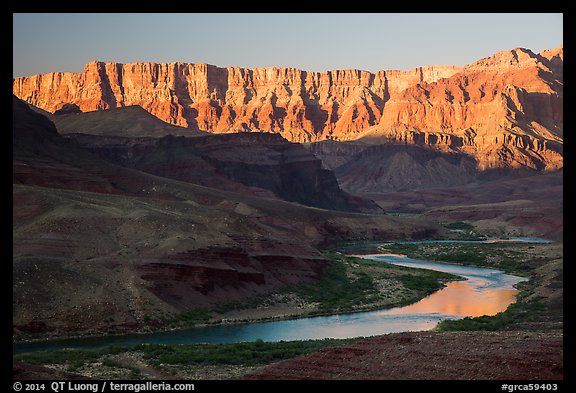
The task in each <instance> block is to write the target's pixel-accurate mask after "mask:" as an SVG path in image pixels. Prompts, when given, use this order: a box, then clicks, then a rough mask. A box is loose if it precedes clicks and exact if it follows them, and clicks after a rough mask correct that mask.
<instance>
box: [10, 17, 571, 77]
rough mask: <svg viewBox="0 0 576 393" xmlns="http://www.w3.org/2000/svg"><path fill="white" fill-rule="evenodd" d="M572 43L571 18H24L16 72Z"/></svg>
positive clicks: (402, 58)
mask: <svg viewBox="0 0 576 393" xmlns="http://www.w3.org/2000/svg"><path fill="white" fill-rule="evenodd" d="M562 44H563V14H561V13H503V14H498V13H465V14H458V13H447V14H441V13H425V14H418V13H408V14H399V13H371V14H361V13H352V14H347V13H328V14H322V13H313V14H305V13H287V14H282V13H273V14H265V13H245V14H242V13H232V14H226V13H221V14H218V13H216V14H214V13H196V14H194V13H188V14H168V13H160V14H153V13H148V14H130V13H122V14H111V13H109V14H94V13H83V14H73V13H63V14H57V13H54V14H48V13H43V14H33V13H15V14H13V76H14V77H16V76H28V75H33V74H42V73H47V72H53V71H66V72H82V70H83V69H84V65H85V64H86V63H88V62H90V61H93V60H99V61H115V62H119V63H130V62H145V61H150V62H158V63H164V62H175V61H178V62H190V63H198V62H202V63H209V64H213V65H216V66H219V67H229V66H233V67H245V68H255V67H273V66H276V67H295V68H299V69H302V70H306V71H327V70H335V69H347V68H355V69H361V70H366V71H370V72H376V71H380V70H391V69H398V70H408V69H412V68H415V67H419V66H424V65H457V66H463V65H465V64H469V63H472V62H474V61H476V60H479V59H481V58H483V57H487V56H491V55H492V54H494V53H496V52H498V51H501V50H509V49H513V48H517V47H523V48H528V49H531V50H532V51H533V52H540V51H542V50H544V49H550V48H556V47H558V46H560V45H562Z"/></svg>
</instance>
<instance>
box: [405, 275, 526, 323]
mask: <svg viewBox="0 0 576 393" xmlns="http://www.w3.org/2000/svg"><path fill="white" fill-rule="evenodd" d="M515 295H516V290H515V289H485V290H482V291H478V289H477V288H476V287H475V286H474V283H473V282H469V281H464V282H463V281H456V282H449V283H448V284H447V286H446V288H444V289H442V290H441V291H439V292H438V293H436V294H435V295H433V296H428V297H427V298H424V299H422V300H421V301H419V302H417V303H414V304H412V305H410V306H406V307H402V308H401V309H397V310H395V311H394V313H395V314H412V313H431V312H436V313H440V314H446V315H453V316H458V317H466V316H470V317H479V316H481V315H495V314H497V313H499V312H500V311H504V310H506V308H507V307H508V306H509V305H510V304H511V303H512V302H514V300H515Z"/></svg>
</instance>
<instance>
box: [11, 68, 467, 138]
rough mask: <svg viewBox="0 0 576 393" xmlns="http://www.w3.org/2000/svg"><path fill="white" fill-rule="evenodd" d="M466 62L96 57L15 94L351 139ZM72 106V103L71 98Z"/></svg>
mask: <svg viewBox="0 0 576 393" xmlns="http://www.w3.org/2000/svg"><path fill="white" fill-rule="evenodd" d="M458 71H460V68H458V67H452V66H446V67H420V68H416V69H413V70H410V71H397V70H393V71H380V72H378V73H376V74H373V73H370V72H366V71H360V70H335V71H327V72H322V73H319V72H306V71H302V70H298V69H295V68H277V67H271V68H255V69H244V68H238V67H228V68H219V67H216V66H213V65H210V64H204V63H195V64H193V63H163V64H159V63H129V64H121V63H104V62H91V63H88V64H87V65H86V67H85V68H84V71H83V72H82V73H80V74H77V73H70V72H54V73H49V74H44V75H34V76H30V77H22V78H16V79H15V80H14V85H13V87H14V88H13V91H14V94H15V95H16V96H17V97H19V98H21V99H23V100H25V101H27V102H29V103H31V104H32V105H34V106H37V107H39V108H42V109H45V110H47V111H50V112H55V111H57V110H59V109H61V108H62V107H64V106H65V105H67V104H75V105H77V106H78V107H79V108H80V109H81V110H82V111H94V110H100V109H109V108H116V107H122V106H130V105H139V106H141V107H142V108H144V109H146V110H147V111H149V112H150V113H152V114H153V115H155V116H156V117H158V118H159V119H161V120H164V121H166V122H168V123H171V124H174V125H178V126H183V127H190V128H194V129H199V130H203V131H210V132H218V133H220V132H238V131H254V130H263V131H268V132H276V133H280V134H281V135H282V136H284V137H286V138H287V139H288V140H290V141H295V142H304V141H311V140H321V139H325V138H327V137H334V138H339V139H349V138H350V136H351V135H354V134H356V133H358V132H360V131H362V130H364V129H365V128H367V127H369V126H371V125H374V124H376V123H377V122H378V120H379V118H380V116H381V114H382V109H383V107H384V102H385V101H386V100H388V99H389V98H390V96H395V95H396V94H397V93H399V92H401V91H402V90H404V89H405V88H407V87H409V86H413V85H414V84H416V83H419V82H434V81H436V80H438V79H439V78H443V77H449V76H451V75H453V74H455V73H457V72H458ZM68 106H69V105H68Z"/></svg>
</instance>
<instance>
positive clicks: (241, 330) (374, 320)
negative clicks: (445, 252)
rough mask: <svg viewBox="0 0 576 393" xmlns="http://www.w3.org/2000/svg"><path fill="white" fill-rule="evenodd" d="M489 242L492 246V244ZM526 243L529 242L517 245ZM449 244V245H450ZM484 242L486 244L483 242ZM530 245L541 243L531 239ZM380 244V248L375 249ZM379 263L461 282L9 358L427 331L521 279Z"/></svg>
mask: <svg viewBox="0 0 576 393" xmlns="http://www.w3.org/2000/svg"><path fill="white" fill-rule="evenodd" d="M492 241H494V240H492ZM520 241H524V242H526V241H529V240H524V239H523V240H520ZM452 242H454V241H452ZM484 242H490V241H484ZM534 242H541V241H540V239H535V241H534ZM379 244H383V243H379ZM362 258H370V259H373V260H376V261H382V263H392V264H396V265H401V266H408V267H414V268H422V269H432V270H437V271H442V272H446V273H452V274H456V275H459V276H462V277H464V278H466V280H465V281H452V282H449V283H447V285H446V287H445V288H443V289H441V290H439V291H436V292H434V293H433V294H431V295H430V296H428V297H426V298H424V299H421V300H420V301H418V302H416V303H413V304H411V305H408V306H404V307H396V308H391V309H387V310H379V311H368V312H358V313H348V314H339V315H331V316H318V317H307V318H300V319H292V320H282V321H271V322H261V323H244V324H233V325H216V326H208V327H198V328H191V329H186V330H179V331H169V332H162V333H152V334H141V335H123V336H108V337H94V338H83V339H73V340H59V341H50V342H40V343H28V344H18V345H14V346H13V352H14V353H19V352H29V351H38V350H48V349H60V348H96V347H104V346H108V345H135V344H141V343H155V344H190V343H202V342H204V343H232V342H242V341H255V340H257V339H262V340H264V341H282V340H284V341H289V340H307V339H323V338H350V337H359V336H364V337H368V336H374V335H380V334H386V333H397V332H405V331H421V330H430V329H432V328H434V327H435V326H436V324H437V323H438V322H440V321H442V320H445V319H460V318H463V317H466V316H480V315H494V314H496V313H498V312H500V311H504V310H506V308H507V307H508V306H509V305H510V304H511V303H513V302H514V300H515V294H516V289H515V288H514V285H515V284H517V283H519V282H521V281H525V280H526V279H525V278H522V277H517V276H513V275H510V274H505V273H504V272H502V271H500V270H495V269H489V268H480V267H470V266H460V265H453V264H445V263H439V262H429V261H423V260H418V259H412V258H407V257H405V256H399V255H392V254H373V255H363V256H362Z"/></svg>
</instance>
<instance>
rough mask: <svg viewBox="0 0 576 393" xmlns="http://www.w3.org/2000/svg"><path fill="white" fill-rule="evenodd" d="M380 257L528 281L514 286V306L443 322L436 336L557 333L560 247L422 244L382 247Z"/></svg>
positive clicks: (516, 244) (507, 244)
mask: <svg viewBox="0 0 576 393" xmlns="http://www.w3.org/2000/svg"><path fill="white" fill-rule="evenodd" d="M379 251H381V252H390V253H396V254H405V255H406V256H408V257H410V258H415V259H423V260H429V261H439V262H448V263H456V264H460V265H466V266H471V265H474V266H481V267H490V268H496V269H500V270H503V271H505V272H507V273H509V274H515V275H518V276H524V277H528V278H529V280H528V281H526V282H522V283H520V284H518V289H519V293H518V295H517V297H516V303H513V304H512V305H510V306H509V307H508V309H507V310H506V311H504V312H501V313H498V314H496V315H494V316H481V317H476V318H470V317H467V318H464V319H461V320H456V321H443V322H441V323H440V324H439V325H438V327H437V329H438V330H510V329H517V328H529V329H533V330H540V329H544V330H545V329H558V328H559V327H560V326H561V325H562V320H563V315H562V304H563V264H562V262H563V250H562V244H558V243H549V244H546V243H545V244H540V243H538V244H530V243H512V242H511V243H478V244H471V243H426V244H400V243H395V244H386V245H385V246H382V247H380V248H379Z"/></svg>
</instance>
